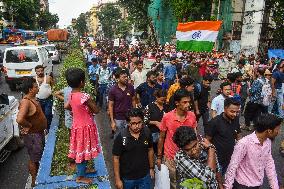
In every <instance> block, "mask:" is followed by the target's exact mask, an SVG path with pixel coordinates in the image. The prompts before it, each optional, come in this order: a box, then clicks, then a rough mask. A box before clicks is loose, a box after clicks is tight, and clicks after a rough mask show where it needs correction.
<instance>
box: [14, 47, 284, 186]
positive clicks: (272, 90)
mask: <svg viewBox="0 0 284 189" xmlns="http://www.w3.org/2000/svg"><path fill="white" fill-rule="evenodd" d="M97 45H98V46H97V47H95V48H93V47H91V46H90V45H87V44H84V46H82V49H83V51H84V53H85V58H86V71H87V73H88V74H89V78H90V81H91V83H92V84H93V86H94V90H95V91H94V93H95V94H96V100H95V101H93V100H92V98H91V97H90V95H89V94H86V93H84V92H83V91H82V89H83V87H84V84H85V81H86V80H85V70H81V69H77V68H71V69H69V70H67V71H66V73H65V75H66V80H67V83H68V85H69V86H68V87H66V88H64V89H62V91H57V92H56V93H55V96H56V97H58V98H59V99H61V100H62V101H64V102H65V108H66V112H65V124H66V126H67V127H68V128H69V129H70V150H69V154H68V157H69V158H70V159H71V160H70V164H72V165H76V167H77V179H76V181H77V182H83V183H91V182H92V180H91V179H90V178H87V177H86V173H87V172H91V171H95V170H87V167H86V164H87V161H89V160H92V159H93V158H96V157H97V156H98V154H99V153H100V152H101V149H100V145H99V142H98V141H99V139H98V134H97V128H96V123H95V122H94V119H93V114H97V113H98V112H99V110H100V109H101V110H102V111H103V110H104V109H105V110H106V111H107V113H108V115H109V119H110V127H111V130H112V135H111V138H112V139H113V148H112V155H113V171H114V178H115V181H114V182H115V186H116V188H117V189H142V188H143V189H152V188H153V187H154V186H153V179H154V177H155V166H157V168H158V170H160V169H161V165H162V164H164V165H165V166H166V167H167V168H168V170H169V179H170V187H171V188H173V189H175V188H183V186H182V183H183V182H184V181H186V180H188V179H193V178H197V179H199V180H200V181H201V182H202V183H203V186H204V187H205V188H212V189H217V188H220V189H223V188H225V189H231V188H233V189H250V188H251V189H257V188H260V187H261V186H262V185H263V178H264V173H265V172H266V175H267V177H268V180H269V183H270V187H271V188H272V189H279V188H280V183H279V182H278V178H277V174H276V169H275V165H274V161H273V158H272V154H271V150H272V149H271V145H272V142H273V140H274V138H275V137H276V136H277V135H279V134H280V127H281V122H282V118H284V117H283V116H284V115H283V89H284V87H283V86H282V85H283V81H284V73H283V72H284V60H279V59H275V58H272V59H270V60H269V61H266V60H265V59H264V58H263V57H261V56H260V55H259V54H257V55H250V56H248V57H246V56H244V55H241V56H240V57H239V58H238V60H237V59H236V57H234V56H233V55H232V54H231V53H221V52H217V51H214V50H213V51H212V52H210V53H205V52H203V53H197V52H188V51H177V50H176V48H175V46H174V45H165V46H158V47H146V46H143V45H132V46H128V45H126V44H123V45H122V46H120V47H119V48H114V47H112V46H111V45H109V44H108V43H101V44H100V43H98V44H97ZM215 80H218V81H216V82H219V83H221V84H220V89H219V90H217V93H218V94H217V96H216V97H214V98H213V95H214V94H212V92H211V85H212V82H213V81H215ZM38 81H40V82H41V83H38ZM48 81H49V80H48V79H46V78H43V79H42V77H41V79H40V80H39V79H37V78H36V79H32V80H30V81H29V83H28V84H26V86H25V91H24V92H25V94H26V96H25V97H24V99H23V100H22V102H21V107H24V104H25V103H26V104H29V106H30V107H32V108H30V109H28V110H27V109H24V110H22V109H21V108H20V113H19V116H18V120H17V121H18V122H19V124H20V125H21V126H22V127H24V128H25V131H26V133H28V135H27V136H30V137H32V138H40V139H38V140H40V141H42V139H41V138H42V136H43V135H42V134H43V133H42V131H43V130H44V129H45V127H44V128H42V129H40V130H38V131H36V132H31V130H30V129H29V128H33V125H32V124H33V123H32V120H33V119H34V118H35V117H34V116H37V115H36V114H37V113H32V112H39V113H38V114H41V113H42V112H40V110H37V108H38V106H39V105H38V104H37V101H36V95H37V94H38V93H39V91H41V90H43V89H41V88H44V87H42V86H43V84H42V83H48ZM37 83H38V86H40V90H39V91H38V89H35V88H36V85H37ZM45 90H46V88H45ZM38 98H40V97H38ZM48 98H49V97H48ZM45 99H47V98H45ZM40 102H41V101H40ZM41 104H47V103H46V102H45V103H43V102H41ZM46 106H47V105H46ZM45 114H46V111H45ZM46 115H48V114H46ZM241 116H244V118H245V123H244V124H240V118H241ZM25 117H28V118H25ZM33 117H34V118H33ZM46 118H47V120H49V121H50V117H48V116H46ZM201 118H202V119H201ZM29 120H30V121H31V122H29ZM201 120H202V122H201ZM198 122H200V124H198ZM47 125H49V124H46V127H47ZM198 125H199V126H198ZM32 130H34V129H32ZM47 130H48V129H47ZM244 132H245V133H246V134H247V132H249V134H247V135H246V136H245V135H244V134H243V133H244ZM34 133H40V134H39V137H37V136H34ZM27 140H28V139H27ZM43 142H44V141H43ZM43 142H41V143H43ZM41 143H40V144H41ZM27 145H28V142H27ZM41 145H43V144H41ZM28 146H29V145H28ZM283 148H284V147H283ZM283 148H282V149H281V150H282V151H280V152H281V153H284V152H283V150H284V149H283ZM41 149H42V148H40V147H38V150H35V149H31V150H30V156H31V157H32V156H33V155H37V156H41V154H40V153H42V151H41ZM31 161H32V162H35V163H36V165H35V166H37V165H38V159H36V160H32V159H31Z"/></svg>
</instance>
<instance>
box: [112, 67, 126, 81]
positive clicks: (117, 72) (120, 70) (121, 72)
mask: <svg viewBox="0 0 284 189" xmlns="http://www.w3.org/2000/svg"><path fill="white" fill-rule="evenodd" d="M124 74H125V75H128V72H127V71H126V70H124V69H116V71H115V74H114V76H115V78H116V79H118V78H119V77H120V76H121V75H124Z"/></svg>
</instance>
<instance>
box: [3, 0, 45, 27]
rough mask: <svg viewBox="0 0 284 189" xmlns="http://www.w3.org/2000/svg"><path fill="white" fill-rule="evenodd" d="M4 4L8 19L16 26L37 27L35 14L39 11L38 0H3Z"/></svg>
mask: <svg viewBox="0 0 284 189" xmlns="http://www.w3.org/2000/svg"><path fill="white" fill-rule="evenodd" d="M3 3H5V4H6V8H7V15H6V17H7V18H8V19H9V20H12V21H13V22H15V23H16V26H17V28H23V29H37V16H38V15H39V13H40V0H3Z"/></svg>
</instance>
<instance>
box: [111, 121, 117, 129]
mask: <svg viewBox="0 0 284 189" xmlns="http://www.w3.org/2000/svg"><path fill="white" fill-rule="evenodd" d="M110 126H111V130H113V131H116V124H115V122H114V121H112V122H111V125H110Z"/></svg>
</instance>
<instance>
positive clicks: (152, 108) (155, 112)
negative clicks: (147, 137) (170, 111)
mask: <svg viewBox="0 0 284 189" xmlns="http://www.w3.org/2000/svg"><path fill="white" fill-rule="evenodd" d="M164 113H165V112H164V110H160V108H159V107H158V106H157V105H156V104H155V102H152V103H150V104H149V105H148V108H146V112H145V116H146V117H147V118H146V119H147V121H148V122H149V121H159V122H161V121H162V118H163V116H164ZM146 124H147V125H148V128H149V129H150V131H151V132H152V133H157V132H159V131H160V129H159V128H158V127H157V126H156V125H152V124H149V123H146Z"/></svg>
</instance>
